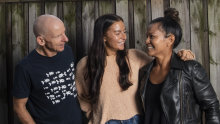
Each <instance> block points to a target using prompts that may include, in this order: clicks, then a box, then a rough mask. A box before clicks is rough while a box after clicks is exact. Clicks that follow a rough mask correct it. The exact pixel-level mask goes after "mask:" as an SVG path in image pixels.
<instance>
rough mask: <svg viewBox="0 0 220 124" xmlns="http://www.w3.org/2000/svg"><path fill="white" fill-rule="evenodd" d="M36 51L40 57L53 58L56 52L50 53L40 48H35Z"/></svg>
mask: <svg viewBox="0 0 220 124" xmlns="http://www.w3.org/2000/svg"><path fill="white" fill-rule="evenodd" d="M36 51H37V52H38V53H39V54H40V55H42V56H47V57H53V56H55V55H56V54H57V52H51V51H49V50H48V49H45V48H43V47H40V46H39V47H37V48H36Z"/></svg>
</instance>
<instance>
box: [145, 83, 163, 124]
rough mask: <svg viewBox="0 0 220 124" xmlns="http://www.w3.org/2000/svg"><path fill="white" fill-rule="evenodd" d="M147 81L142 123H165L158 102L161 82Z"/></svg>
mask: <svg viewBox="0 0 220 124" xmlns="http://www.w3.org/2000/svg"><path fill="white" fill-rule="evenodd" d="M147 83H148V84H147V87H146V94H145V96H146V99H145V108H146V111H145V121H144V124H167V122H166V118H165V115H164V112H163V109H162V107H161V102H160V94H161V90H162V87H163V83H160V84H152V83H151V81H150V80H148V82H147Z"/></svg>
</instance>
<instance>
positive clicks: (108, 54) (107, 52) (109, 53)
mask: <svg viewBox="0 0 220 124" xmlns="http://www.w3.org/2000/svg"><path fill="white" fill-rule="evenodd" d="M116 53H117V51H112V50H109V49H107V48H106V54H107V56H112V55H116Z"/></svg>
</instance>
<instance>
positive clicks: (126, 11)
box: [0, 0, 220, 124]
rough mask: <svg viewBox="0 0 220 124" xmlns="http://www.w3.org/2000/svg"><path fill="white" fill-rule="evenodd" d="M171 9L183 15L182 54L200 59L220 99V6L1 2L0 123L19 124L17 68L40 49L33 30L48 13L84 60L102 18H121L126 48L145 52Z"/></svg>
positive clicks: (218, 2) (164, 0)
mask: <svg viewBox="0 0 220 124" xmlns="http://www.w3.org/2000/svg"><path fill="white" fill-rule="evenodd" d="M167 7H175V8H176V9H177V10H179V12H180V18H181V25H182V28H183V39H182V41H181V44H180V45H179V47H178V48H177V49H181V48H185V49H191V50H192V51H193V52H194V53H195V54H196V59H197V60H198V61H199V62H200V63H202V65H203V66H204V67H205V69H206V71H207V73H208V74H209V76H210V80H211V82H212V84H213V87H214V89H215V91H216V92H217V94H218V98H220V83H219V82H220V76H219V75H218V74H219V73H220V54H219V53H220V52H219V51H220V50H219V48H220V41H218V40H219V39H220V0H0V72H1V74H0V123H1V124H7V123H8V124H17V123H19V122H18V121H17V119H16V118H14V116H13V115H14V114H13V109H12V97H11V95H10V89H11V87H12V81H13V72H14V68H15V65H16V64H17V63H18V62H19V61H20V60H21V59H22V58H23V57H24V56H26V55H27V54H28V53H29V52H30V51H31V50H33V49H34V48H35V47H36V41H35V37H34V35H33V31H32V25H33V22H34V20H35V18H36V17H37V16H39V15H41V14H44V13H48V14H53V15H56V16H58V17H59V18H61V19H62V20H63V21H64V23H65V26H66V31H67V36H68V38H69V43H68V44H69V45H70V46H72V48H73V52H74V55H75V57H76V59H77V60H79V59H80V58H82V57H83V56H85V55H86V54H87V53H88V48H89V46H90V44H91V42H92V37H93V26H94V21H95V19H96V18H97V17H98V16H100V15H103V14H106V13H116V14H118V15H120V16H122V17H123V19H124V21H125V25H126V28H127V30H128V40H127V42H126V46H127V47H128V48H137V49H141V50H145V43H144V42H145V39H146V36H145V32H146V27H147V25H148V24H149V22H150V21H151V20H152V19H154V18H156V17H158V16H163V11H164V9H165V8H167Z"/></svg>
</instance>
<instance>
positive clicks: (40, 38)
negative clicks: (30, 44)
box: [37, 36, 45, 46]
mask: <svg viewBox="0 0 220 124" xmlns="http://www.w3.org/2000/svg"><path fill="white" fill-rule="evenodd" d="M37 43H38V44H39V45H40V46H44V45H45V40H44V38H43V37H42V36H37Z"/></svg>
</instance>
